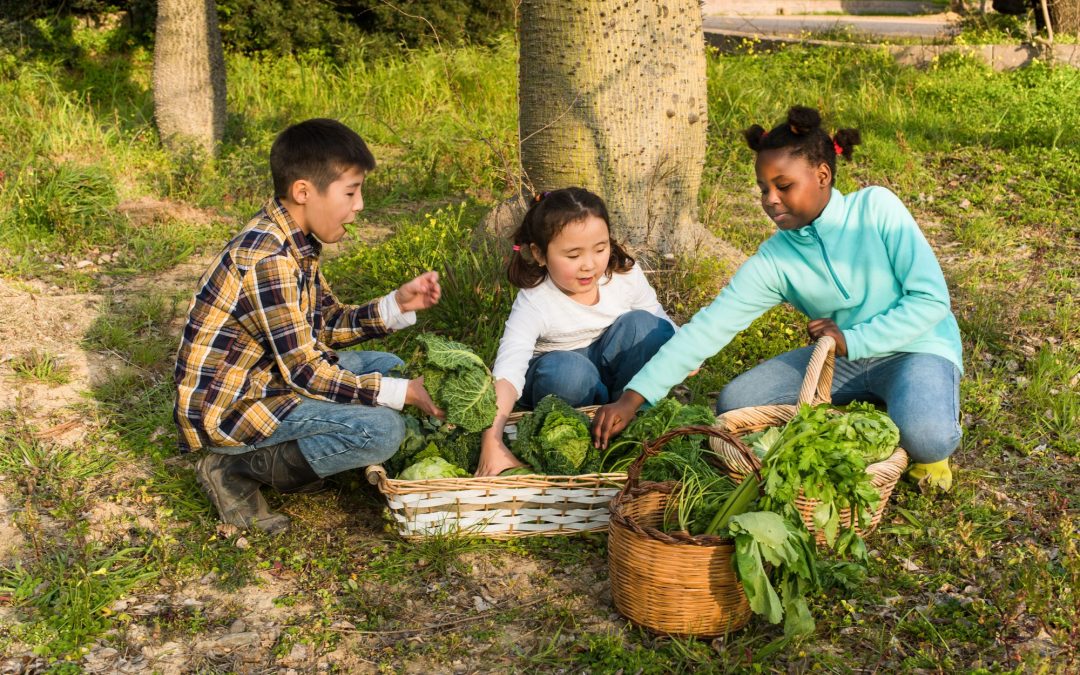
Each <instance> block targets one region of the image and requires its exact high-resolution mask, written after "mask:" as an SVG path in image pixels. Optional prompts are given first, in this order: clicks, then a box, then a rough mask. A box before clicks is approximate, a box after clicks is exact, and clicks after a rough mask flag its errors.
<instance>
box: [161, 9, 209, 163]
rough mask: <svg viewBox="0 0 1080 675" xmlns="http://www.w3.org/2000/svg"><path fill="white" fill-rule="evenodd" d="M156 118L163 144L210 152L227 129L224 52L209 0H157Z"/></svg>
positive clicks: (174, 147) (176, 147) (175, 147)
mask: <svg viewBox="0 0 1080 675" xmlns="http://www.w3.org/2000/svg"><path fill="white" fill-rule="evenodd" d="M157 5H158V14H157V28H156V32H155V38H154V75H153V79H154V118H155V120H156V121H157V126H158V131H159V133H160V134H161V139H162V141H163V142H164V143H165V144H166V146H167V147H170V148H173V149H180V148H183V147H186V146H189V145H190V144H195V145H196V146H197V147H199V148H202V149H203V150H205V151H206V152H207V153H210V154H213V153H214V152H216V150H217V144H218V142H219V141H221V137H222V134H223V133H224V131H225V54H224V50H223V48H222V45H221V33H220V31H219V30H218V21H217V10H216V9H215V7H214V2H213V0H158V3H157Z"/></svg>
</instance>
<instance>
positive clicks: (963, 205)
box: [960, 199, 971, 209]
mask: <svg viewBox="0 0 1080 675" xmlns="http://www.w3.org/2000/svg"><path fill="white" fill-rule="evenodd" d="M960 208H962V209H970V208H971V200H970V199H962V200H960Z"/></svg>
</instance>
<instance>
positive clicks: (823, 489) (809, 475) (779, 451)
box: [760, 404, 881, 560]
mask: <svg viewBox="0 0 1080 675" xmlns="http://www.w3.org/2000/svg"><path fill="white" fill-rule="evenodd" d="M864 445H865V442H864V440H863V438H862V436H861V434H860V433H859V431H858V430H856V428H855V427H854V426H853V425H852V418H851V417H850V416H848V415H845V414H842V413H837V412H835V411H833V410H831V409H830V406H829V404H821V405H818V406H809V405H806V404H803V405H802V406H800V408H799V411H798V413H796V415H795V417H793V418H792V419H791V421H789V422H788V424H787V426H785V427H784V429H783V431H781V433H780V437H779V438H778V439H777V440H776V441H775V443H774V444H773V445H772V447H771V448H769V451H768V454H766V455H765V459H764V460H763V462H762V470H761V474H762V477H763V479H764V484H763V486H762V487H763V490H764V495H763V496H762V497H761V500H760V507H761V508H762V509H763V510H766V511H774V512H776V513H779V514H781V515H783V516H785V517H787V518H789V519H792V520H793V521H795V520H799V521H800V522H801V518H800V516H799V511H798V507H797V506H796V504H795V499H796V498H797V497H798V496H799V491H800V490H801V491H802V494H803V496H804V497H805V498H807V499H815V500H818V505H817V507H816V508H815V509H814V514H813V520H814V527H815V528H816V529H818V530H820V531H821V532H822V533H823V534H824V536H825V541H826V543H828V545H829V546H830V547H834V550H835V551H836V553H837V554H838V555H841V556H843V555H844V554H851V555H852V556H853V557H855V558H856V559H860V560H862V559H865V557H866V545H865V544H864V543H863V541H862V538H861V537H860V536H859V534H858V532H856V530H855V528H854V527H853V526H852V524H849V523H845V527H844V528H843V531H842V532H841V531H840V530H841V527H840V526H841V523H840V511H841V509H845V508H846V509H850V512H851V514H852V515H853V516H854V524H857V525H858V526H859V527H860V528H863V529H866V528H867V527H869V525H870V520H871V517H872V514H873V512H874V509H875V508H876V507H877V505H878V502H879V501H880V499H881V496H880V495H879V494H878V492H877V490H875V489H874V486H873V485H872V484H871V482H870V476H869V475H868V474H867V473H866V467H867V460H866V455H865V450H864ZM838 535H839V537H838Z"/></svg>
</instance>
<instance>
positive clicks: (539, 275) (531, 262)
mask: <svg viewBox="0 0 1080 675" xmlns="http://www.w3.org/2000/svg"><path fill="white" fill-rule="evenodd" d="M546 194H547V193H544V194H537V195H536V198H535V199H533V202H532V204H530V205H529V210H528V211H526V212H525V217H524V218H522V219H521V225H519V226H518V228H517V230H515V231H514V236H513V237H512V238H511V241H512V242H513V249H512V250H511V252H510V262H508V263H507V264H506V279H507V281H509V282H510V283H511V284H513V285H514V286H516V287H517V288H533V287H534V286H537V285H538V284H539V283H540V282H541V281H543V280H544V277H546V276H547V272H545V271H544V268H543V267H541V266H540V264H539V263H538V262H537V261H536V259H535V258H533V254H532V248H531V247H530V246H529V245H530V244H531V243H532V237H531V236H530V234H529V233H530V232H532V230H533V223H534V222H535V221H536V218H537V215H536V213H537V211H538V210H539V207H540V201H541V200H542V199H543V197H544V195H546Z"/></svg>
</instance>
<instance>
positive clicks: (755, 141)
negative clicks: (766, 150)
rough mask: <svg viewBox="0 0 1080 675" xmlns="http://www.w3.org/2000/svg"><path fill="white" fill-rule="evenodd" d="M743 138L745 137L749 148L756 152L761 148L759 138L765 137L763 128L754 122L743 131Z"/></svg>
mask: <svg viewBox="0 0 1080 675" xmlns="http://www.w3.org/2000/svg"><path fill="white" fill-rule="evenodd" d="M743 138H745V139H746V144H747V145H748V146H750V149H751V150H753V151H754V152H758V151H760V150H761V140H762V139H763V138H765V128H764V127H762V126H761V125H760V124H755V125H753V126H751V127H749V128H748V129H746V130H745V131H743Z"/></svg>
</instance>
